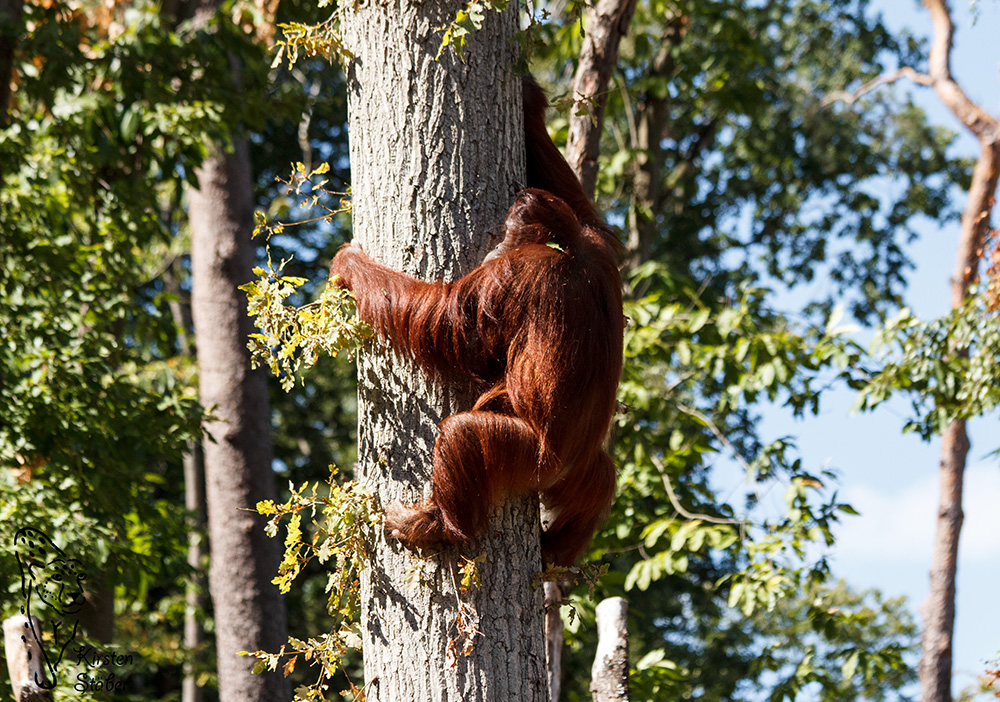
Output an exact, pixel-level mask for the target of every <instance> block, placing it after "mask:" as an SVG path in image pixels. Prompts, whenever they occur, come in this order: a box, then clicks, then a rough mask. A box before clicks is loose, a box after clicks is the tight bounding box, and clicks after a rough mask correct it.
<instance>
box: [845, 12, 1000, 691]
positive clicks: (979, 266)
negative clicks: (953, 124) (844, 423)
mask: <svg viewBox="0 0 1000 702" xmlns="http://www.w3.org/2000/svg"><path fill="white" fill-rule="evenodd" d="M924 6H925V7H926V9H927V10H928V12H929V13H930V16H931V19H932V23H933V39H932V42H931V47H930V54H929V56H928V65H927V71H926V73H920V72H917V71H916V70H915V69H914V67H913V65H906V66H904V67H903V68H901V69H899V70H897V71H895V72H893V73H886V74H884V75H883V76H880V77H878V78H876V79H875V80H873V81H872V82H871V83H868V84H866V85H864V86H862V87H860V88H858V89H857V91H856V92H855V93H854V94H850V95H847V100H848V101H850V102H853V101H854V100H856V99H857V97H858V96H859V95H863V94H865V93H866V92H868V91H869V90H872V89H874V88H876V87H878V86H880V85H882V84H884V83H888V82H892V81H895V80H898V79H899V78H903V77H906V78H909V79H911V80H913V81H914V82H916V83H918V84H920V85H926V86H931V87H933V88H934V90H935V92H936V93H937V95H938V97H939V98H940V99H941V101H942V102H943V103H944V104H945V106H947V107H948V109H949V110H950V111H951V112H952V113H953V114H954V115H955V117H956V118H957V119H958V120H959V121H960V122H961V123H962V124H963V125H964V126H965V127H966V128H967V129H968V130H969V131H970V132H972V134H973V135H974V136H975V137H976V139H977V140H978V142H979V148H980V154H979V157H978V159H977V160H976V163H975V167H974V168H973V170H972V178H971V181H970V182H969V183H968V185H967V192H968V196H967V200H966V203H965V207H964V209H963V212H962V218H961V231H960V235H959V241H958V247H957V251H956V260H955V269H954V272H953V273H952V277H951V308H952V313H951V314H950V315H948V316H946V317H944V318H943V319H941V320H936V321H933V322H931V323H928V324H921V323H919V321H918V320H916V319H914V318H912V317H911V316H910V315H909V314H907V313H904V314H901V315H900V316H899V317H898V318H896V319H894V320H892V321H891V322H890V323H889V324H887V325H886V326H885V328H884V330H883V332H882V335H881V337H880V338H879V343H881V344H883V345H884V346H886V347H891V348H892V351H891V352H890V353H889V354H887V356H888V357H887V358H884V361H883V365H882V367H881V368H878V367H876V368H875V369H874V370H872V371H871V372H870V373H869V375H868V377H866V378H864V379H863V380H859V387H861V388H862V402H863V405H864V406H866V407H868V408H872V407H875V406H877V405H878V404H879V403H880V402H882V401H883V400H884V399H886V398H887V397H888V396H889V395H890V394H892V393H893V392H899V391H905V392H907V393H909V394H910V395H911V397H912V402H913V408H914V410H915V413H914V414H915V416H914V417H913V418H912V419H911V421H910V422H909V423H908V425H907V429H909V430H916V431H918V432H920V434H921V435H922V436H923V437H925V438H928V437H930V436H931V435H933V434H940V436H941V457H940V463H939V479H940V492H939V503H938V511H937V530H936V534H935V540H934V550H933V555H932V560H931V572H930V594H929V595H928V598H927V600H926V601H925V602H924V603H923V605H922V606H921V615H922V616H923V619H924V629H923V635H922V639H921V649H922V651H921V659H920V668H919V671H920V686H921V699H922V700H924V702H950V701H951V699H952V691H951V687H952V653H953V649H954V641H953V637H954V628H955V591H956V589H955V581H956V574H957V569H958V544H959V536H960V533H961V528H962V521H963V511H962V492H963V485H964V473H965V467H966V459H967V457H968V453H969V448H970V444H969V437H968V434H967V432H966V420H967V419H969V418H972V417H976V416H980V415H983V414H986V413H987V412H989V411H990V410H991V409H993V408H994V407H996V405H997V403H998V402H1000V396H998V393H997V392H996V389H995V388H996V379H997V378H998V376H1000V372H998V368H997V366H996V363H995V362H994V358H993V357H994V355H995V349H994V347H995V341H996V339H997V337H998V328H997V327H998V323H997V322H998V320H997V314H996V313H997V309H998V305H997V297H996V290H997V280H998V267H997V257H998V253H997V250H996V241H991V234H992V232H993V230H992V216H993V207H994V204H995V198H996V190H997V182H998V180H1000V123H998V120H997V117H996V116H994V115H990V114H988V113H986V112H985V111H984V110H983V109H982V108H980V107H979V106H978V105H977V104H975V103H974V102H973V101H972V100H971V99H970V98H969V97H968V95H966V93H965V91H964V90H963V88H962V86H961V85H960V84H959V83H958V81H957V80H956V78H955V77H954V75H953V73H952V69H951V52H952V44H953V37H954V25H953V23H952V18H951V10H950V8H949V6H948V3H947V2H944V1H938V0H925V1H924ZM963 185H964V184H963ZM984 260H985V261H988V262H989V265H988V266H986V269H985V270H983V268H984V266H983V263H984ZM982 274H985V275H986V277H987V279H988V282H986V284H985V285H982V286H978V285H977V284H978V283H979V281H980V276H981V275H982Z"/></svg>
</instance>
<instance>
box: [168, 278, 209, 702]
mask: <svg viewBox="0 0 1000 702" xmlns="http://www.w3.org/2000/svg"><path fill="white" fill-rule="evenodd" d="M179 267H180V266H179V261H177V260H175V261H174V262H173V263H171V265H170V266H168V267H167V270H166V271H164V273H163V287H164V289H166V291H167V292H168V293H170V302H169V307H170V316H171V317H173V320H174V326H175V327H176V328H177V345H178V346H179V349H180V353H181V354H182V355H183V356H185V357H187V358H189V359H191V360H192V361H196V357H195V346H194V338H193V336H192V335H191V333H190V331H189V330H190V329H191V304H190V301H188V302H185V301H184V299H183V297H184V292H183V290H182V289H181V284H180V275H179V270H178V269H179ZM184 507H185V508H186V509H187V511H188V512H189V514H190V515H191V516H190V521H189V522H188V553H187V563H188V566H189V567H190V568H191V576H190V578H189V579H188V582H187V585H186V589H185V594H184V651H185V654H186V656H187V662H186V663H185V664H184V680H183V683H182V684H181V702H201V701H202V700H203V699H204V691H203V690H202V688H201V687H200V686H199V685H198V679H197V675H196V674H195V666H194V657H195V656H196V655H198V653H199V651H200V649H201V646H202V644H203V642H204V640H205V627H204V624H203V623H202V621H203V619H204V618H205V616H206V615H205V610H206V609H207V608H208V601H207V598H206V595H207V590H206V588H207V583H206V582H205V574H204V572H203V568H204V567H205V555H206V554H207V553H208V549H207V543H206V541H205V527H206V525H207V521H208V513H207V507H206V505H205V460H204V454H203V453H202V450H201V442H196V441H190V442H188V446H187V451H186V453H185V454H184Z"/></svg>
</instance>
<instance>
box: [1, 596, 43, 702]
mask: <svg viewBox="0 0 1000 702" xmlns="http://www.w3.org/2000/svg"><path fill="white" fill-rule="evenodd" d="M32 626H33V627H34V630H35V631H41V630H42V623H41V622H40V621H39V619H38V617H31V619H30V620H29V619H28V617H27V616H26V615H24V614H17V615H14V616H13V617H9V618H7V619H5V620H4V622H3V634H4V657H5V658H6V659H7V674H8V675H9V676H10V685H11V688H12V689H13V690H14V700H15V702H52V684H53V683H52V681H50V680H48V679H47V678H46V676H45V665H44V663H43V661H44V660H45V657H44V655H43V653H42V650H41V648H40V647H39V645H38V641H37V640H36V639H35V636H34V635H32V634H31V633H28V630H29V629H30V628H31V627H32Z"/></svg>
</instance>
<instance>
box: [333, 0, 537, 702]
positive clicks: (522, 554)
mask: <svg viewBox="0 0 1000 702" xmlns="http://www.w3.org/2000/svg"><path fill="white" fill-rule="evenodd" d="M462 7H464V3H462V2H455V1H452V2H443V3H420V2H408V1H406V0H401V2H399V3H392V4H386V3H381V2H376V1H374V0H363V1H362V2H360V3H359V4H358V5H356V6H352V8H350V9H348V10H347V11H346V12H345V13H344V16H343V20H342V27H343V34H344V41H345V44H346V46H347V48H348V49H349V50H350V51H351V52H353V54H354V56H355V58H354V59H353V60H352V61H351V62H350V66H349V70H348V89H349V111H348V114H349V130H350V135H351V170H352V176H351V180H352V185H351V187H352V192H353V203H354V205H353V208H354V211H353V214H354V236H355V239H356V241H358V243H360V244H361V245H362V246H363V247H364V248H365V250H366V251H367V252H368V253H369V254H371V255H372V256H373V257H375V258H376V259H378V260H380V261H381V262H383V263H385V264H387V265H389V266H392V267H393V268H396V269H397V270H403V271H406V272H408V273H411V274H414V275H418V276H421V277H425V278H428V279H431V278H441V277H444V278H447V279H455V278H457V277H459V276H460V275H461V274H463V273H465V272H467V271H469V270H471V269H472V268H474V267H475V266H476V265H477V263H478V262H479V261H480V260H481V259H482V257H483V256H484V255H485V254H486V252H487V251H488V250H489V249H490V247H491V245H492V244H494V243H496V239H497V238H498V237H497V236H495V234H499V232H500V231H501V229H502V222H503V218H504V213H505V211H506V209H507V207H508V205H509V203H510V197H511V194H512V190H513V187H514V184H515V183H516V182H524V181H523V177H524V163H523V153H524V145H523V116H522V111H521V97H520V96H521V86H520V82H519V80H518V79H517V78H516V77H515V75H514V65H515V62H516V58H517V56H516V45H515V43H514V42H513V41H512V38H513V36H514V34H515V32H516V31H517V6H516V5H515V4H513V3H512V4H511V5H510V6H509V8H508V9H507V10H506V11H504V12H502V13H495V12H487V13H486V20H485V25H484V27H483V28H482V29H481V30H479V31H476V32H475V34H474V35H473V36H472V37H471V38H470V41H469V44H468V45H467V46H466V48H465V55H464V61H463V60H460V59H458V58H457V57H456V56H455V55H454V53H453V51H452V50H451V49H446V50H445V51H444V52H443V54H442V56H441V58H440V60H437V61H436V60H435V54H436V53H437V50H438V46H439V44H440V41H441V34H440V33H439V32H436V31H434V28H435V27H440V26H443V25H447V24H448V23H449V22H451V21H452V20H453V19H454V17H455V13H456V11H457V10H458V9H460V8H462ZM491 235H494V236H491ZM358 376H359V380H358V395H359V400H358V423H359V430H358V434H359V446H358V464H359V474H360V476H361V477H362V478H363V479H364V480H367V481H368V482H369V484H371V485H372V487H373V488H374V489H375V491H376V493H377V496H378V500H379V502H380V504H381V505H382V507H383V508H384V507H386V506H387V505H388V504H390V503H391V502H392V501H393V500H396V499H399V498H403V499H406V500H409V501H412V500H414V499H415V498H418V497H420V495H421V494H422V493H423V492H425V491H429V489H430V485H429V483H428V478H429V475H430V470H431V453H432V448H433V445H434V440H435V438H436V436H437V428H436V425H437V423H438V422H439V421H440V420H441V419H442V418H444V417H445V416H447V415H449V414H451V413H453V412H455V411H461V410H462V409H467V408H469V407H470V406H471V400H472V398H471V397H470V396H469V393H468V391H467V390H463V389H462V388H461V387H444V386H442V385H441V384H440V383H439V382H437V381H436V380H435V379H433V378H430V377H428V376H427V375H426V374H425V373H423V372H422V371H419V370H418V369H416V368H415V367H414V366H412V365H411V364H409V363H406V362H403V361H401V360H400V359H399V358H398V357H396V356H394V355H393V354H390V353H389V352H388V351H387V348H386V347H385V346H383V345H378V346H373V347H372V348H371V350H370V351H366V352H364V353H362V354H359V366H358ZM539 532H540V528H539V512H538V500H537V499H517V500H512V501H511V502H509V503H508V504H507V505H505V507H504V508H503V509H501V510H499V511H498V513H497V514H496V515H495V516H494V519H493V521H492V523H491V529H490V531H489V533H488V534H487V535H486V536H485V537H484V538H482V539H481V540H480V542H479V543H477V544H475V545H473V546H471V547H469V548H466V549H464V550H463V554H464V555H465V556H468V557H475V556H478V555H479V554H480V553H485V555H486V560H485V562H484V563H482V564H481V565H480V582H481V584H480V587H479V589H478V590H473V591H472V592H470V593H467V594H456V592H455V586H454V585H455V582H456V581H457V580H458V577H459V576H458V574H457V570H456V563H457V561H456V558H457V553H456V550H455V549H450V550H447V551H444V552H441V553H438V554H435V555H433V556H431V557H429V558H427V559H423V560H420V559H417V558H415V557H414V555H413V554H411V553H410V552H409V551H407V550H406V549H404V548H402V547H401V546H400V545H399V544H398V543H396V542H393V543H388V542H387V541H386V539H385V536H384V534H383V533H382V531H381V530H379V532H378V533H377V535H376V538H375V539H374V543H372V544H371V547H372V554H371V555H372V558H371V564H370V568H368V569H367V570H366V571H365V573H364V576H363V580H362V595H361V596H362V603H363V604H362V612H361V626H362V634H363V643H364V662H365V680H366V686H367V687H366V695H367V696H366V699H367V700H369V702H399V701H403V700H406V701H410V700H412V701H418V702H424V701H430V700H435V701H437V700H453V701H458V700H463V701H467V702H474V701H477V700H484V701H485V700H496V701H497V702H508V701H509V700H523V701H526V702H543V700H546V699H547V698H548V695H547V684H546V678H545V647H544V638H543V624H542V617H543V607H542V594H541V587H540V586H538V585H537V584H534V585H533V583H532V578H533V576H534V575H535V574H537V573H538V572H539V571H540V569H541V555H540V547H539ZM458 599H462V600H463V601H464V602H467V603H468V604H471V605H472V607H473V608H474V610H475V615H474V616H473V621H474V622H475V623H476V626H477V628H478V631H479V632H481V634H480V635H478V636H476V637H475V638H474V639H473V646H472V650H471V652H469V654H468V655H463V654H462V653H461V652H460V651H456V648H457V649H461V648H462V641H461V640H460V638H461V637H460V634H459V632H458V630H457V628H456V617H457V609H456V608H457V602H458ZM449 651H451V653H450V652H449Z"/></svg>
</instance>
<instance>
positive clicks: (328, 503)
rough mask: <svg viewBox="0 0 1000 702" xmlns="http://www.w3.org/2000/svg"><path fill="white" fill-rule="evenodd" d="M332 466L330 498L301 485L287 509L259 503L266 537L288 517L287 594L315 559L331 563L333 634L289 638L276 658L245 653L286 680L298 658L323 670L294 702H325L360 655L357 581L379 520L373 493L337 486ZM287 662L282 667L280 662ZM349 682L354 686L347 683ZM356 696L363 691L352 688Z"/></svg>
mask: <svg viewBox="0 0 1000 702" xmlns="http://www.w3.org/2000/svg"><path fill="white" fill-rule="evenodd" d="M335 476H336V470H335V469H333V468H332V467H331V472H330V478H329V480H328V481H327V485H328V488H329V491H328V495H327V496H319V495H318V494H317V493H318V490H319V486H318V485H317V484H313V485H312V486H310V485H309V484H303V485H302V486H301V487H299V488H298V489H296V488H295V486H294V485H289V490H290V492H291V496H290V497H289V499H288V501H287V502H285V503H283V504H280V505H279V504H275V503H273V502H270V501H268V502H261V503H259V504H258V505H257V511H258V513H260V514H262V515H264V516H266V517H268V518H269V519H268V524H267V533H268V534H269V535H270V536H271V537H274V536H276V535H277V533H278V527H279V525H280V523H281V521H282V520H284V519H285V518H288V524H287V526H286V536H285V552H284V557H283V558H282V561H281V565H280V566H279V569H278V575H277V576H276V577H275V578H274V581H273V582H274V583H275V584H276V585H278V587H279V588H281V591H282V592H285V593H287V592H288V591H289V589H290V588H291V584H292V582H293V581H294V580H295V579H296V578H297V577H298V576H299V575H300V574H301V573H302V571H303V569H304V568H305V567H306V566H307V565H308V563H309V562H310V561H311V560H313V559H316V560H317V561H318V562H319V563H320V564H326V563H328V562H329V563H330V565H329V566H328V569H329V578H328V580H327V585H326V592H327V593H328V599H327V609H328V611H329V612H330V613H331V614H333V615H334V626H333V628H332V629H331V631H330V632H328V633H326V634H323V635H321V636H318V637H315V638H309V639H307V640H300V639H297V638H294V637H290V638H289V640H288V644H287V645H286V646H282V648H281V650H280V651H278V652H277V653H269V652H267V651H255V652H253V653H247V652H243V654H244V655H252V656H254V657H256V658H257V663H256V664H255V666H254V672H262V671H264V670H272V671H274V670H277V667H278V665H279V664H281V665H282V672H283V673H284V675H286V676H287V675H290V674H291V673H292V672H293V671H294V670H295V666H296V664H297V663H298V660H299V658H300V657H301V658H302V659H303V660H305V661H307V662H309V664H310V665H315V666H318V667H319V673H318V677H317V678H316V681H315V682H314V683H312V684H310V685H304V686H300V687H299V688H297V689H296V691H295V695H296V699H300V700H325V699H327V698H326V691H327V688H328V686H329V685H328V681H329V679H330V678H332V677H334V676H335V675H336V674H337V673H338V672H344V671H343V663H342V659H343V658H344V656H346V655H347V653H348V651H350V650H360V648H361V634H360V632H359V631H358V625H357V623H356V621H355V618H356V616H357V612H358V606H359V602H358V596H359V588H360V581H359V576H360V573H361V571H362V570H363V569H364V568H365V566H366V563H367V559H368V552H367V547H366V545H365V541H366V539H367V538H370V532H371V529H372V528H373V527H374V525H375V524H376V523H377V522H378V521H379V519H380V514H379V512H378V511H377V510H376V508H375V503H374V499H373V497H372V495H371V493H370V492H369V491H368V490H367V489H366V488H365V487H364V486H363V485H361V484H360V483H356V482H353V481H346V482H344V483H342V484H338V483H337V482H336V481H335V479H334V478H335ZM302 512H307V513H308V514H309V516H310V527H309V528H310V531H311V533H304V532H303V530H302V515H301V513H302ZM282 659H285V661H284V663H281V661H282ZM348 682H350V681H348ZM350 687H351V693H352V694H353V695H355V696H357V695H359V694H360V692H361V691H360V690H358V689H357V688H356V687H354V685H353V683H351V684H350Z"/></svg>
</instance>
